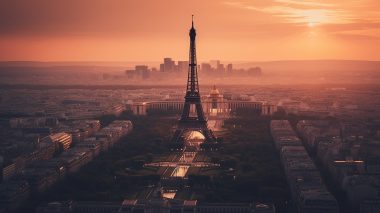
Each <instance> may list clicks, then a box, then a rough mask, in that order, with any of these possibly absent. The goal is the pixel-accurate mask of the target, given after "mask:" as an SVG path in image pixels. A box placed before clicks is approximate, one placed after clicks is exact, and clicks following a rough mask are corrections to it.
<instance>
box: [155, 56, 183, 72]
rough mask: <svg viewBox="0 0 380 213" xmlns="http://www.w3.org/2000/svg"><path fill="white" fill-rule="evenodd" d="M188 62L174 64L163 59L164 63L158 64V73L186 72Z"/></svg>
mask: <svg viewBox="0 0 380 213" xmlns="http://www.w3.org/2000/svg"><path fill="white" fill-rule="evenodd" d="M188 68H189V62H188V61H178V63H177V64H176V63H175V61H173V60H172V59H171V58H164V63H162V64H160V72H187V69H188Z"/></svg>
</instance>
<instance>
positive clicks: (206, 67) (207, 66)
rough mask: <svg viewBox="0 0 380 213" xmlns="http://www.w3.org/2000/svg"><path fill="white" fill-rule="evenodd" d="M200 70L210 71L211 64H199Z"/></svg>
mask: <svg viewBox="0 0 380 213" xmlns="http://www.w3.org/2000/svg"><path fill="white" fill-rule="evenodd" d="M201 71H202V72H204V73H208V72H211V71H212V67H211V64H208V63H202V64H201Z"/></svg>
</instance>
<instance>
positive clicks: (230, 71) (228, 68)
mask: <svg viewBox="0 0 380 213" xmlns="http://www.w3.org/2000/svg"><path fill="white" fill-rule="evenodd" d="M226 72H227V73H228V74H232V64H227V67H226Z"/></svg>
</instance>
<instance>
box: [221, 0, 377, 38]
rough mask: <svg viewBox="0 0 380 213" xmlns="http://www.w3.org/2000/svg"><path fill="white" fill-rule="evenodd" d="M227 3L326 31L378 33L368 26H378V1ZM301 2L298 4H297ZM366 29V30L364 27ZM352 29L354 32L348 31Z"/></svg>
mask: <svg viewBox="0 0 380 213" xmlns="http://www.w3.org/2000/svg"><path fill="white" fill-rule="evenodd" d="M225 4H226V5H229V6H232V7H236V8H240V9H244V10H251V11H255V12H260V13H265V14H269V15H271V16H272V17H276V18H277V19H275V20H276V21H277V22H278V23H288V24H294V25H300V26H305V27H306V26H307V25H308V26H316V25H317V26H318V27H320V28H322V29H324V32H325V33H328V34H329V33H330V34H334V35H338V34H339V35H346V34H349V35H352V37H355V38H359V37H360V36H359V35H362V36H363V38H366V37H371V38H372V37H377V36H376V35H375V33H373V31H370V30H368V29H375V30H376V29H380V13H379V12H378V10H376V6H378V4H376V3H374V2H371V1H367V4H365V5H363V4H357V2H356V1H346V2H345V3H344V4H338V2H337V1H336V2H334V1H329V3H324V2H321V1H312V0H309V1H296V0H272V1H268V2H267V4H265V5H262V4H261V5H259V4H253V3H252V2H247V1H244V2H243V1H241V2H225ZM300 6H301V7H300ZM363 29H366V30H363ZM347 31H355V33H352V32H350V33H347Z"/></svg>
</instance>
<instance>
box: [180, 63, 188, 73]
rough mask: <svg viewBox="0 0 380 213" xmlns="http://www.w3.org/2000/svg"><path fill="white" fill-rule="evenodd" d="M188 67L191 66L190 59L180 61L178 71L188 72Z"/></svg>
mask: <svg viewBox="0 0 380 213" xmlns="http://www.w3.org/2000/svg"><path fill="white" fill-rule="evenodd" d="M188 68H189V62H188V61H178V72H187V69H188Z"/></svg>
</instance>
